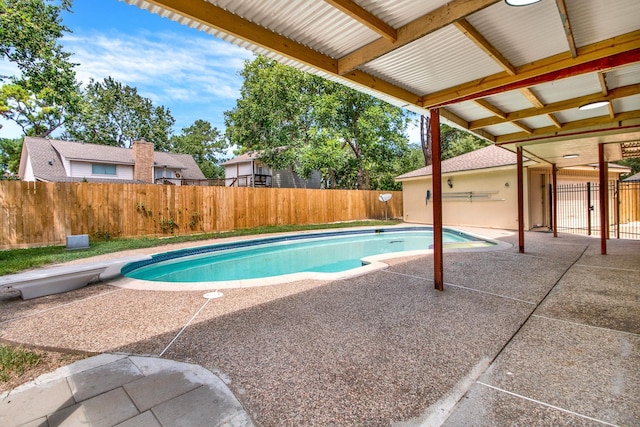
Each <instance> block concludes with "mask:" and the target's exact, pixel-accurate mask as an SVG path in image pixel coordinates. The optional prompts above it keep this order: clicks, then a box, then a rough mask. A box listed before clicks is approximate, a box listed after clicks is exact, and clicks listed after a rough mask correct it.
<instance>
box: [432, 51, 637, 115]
mask: <svg viewBox="0 0 640 427" xmlns="http://www.w3.org/2000/svg"><path fill="white" fill-rule="evenodd" d="M639 61H640V48H636V49H632V50H628V51H626V52H620V53H618V54H615V55H611V56H608V57H605V58H599V59H594V60H593V61H589V62H584V63H581V64H576V65H573V66H569V67H566V68H563V69H560V70H554V71H549V72H548V73H542V74H538V75H535V76H532V77H524V76H523V78H522V79H521V80H516V81H512V82H510V83H507V84H503V85H497V86H496V87H491V88H488V89H485V90H481V91H479V92H476V93H472V94H469V95H462V96H459V97H457V98H451V99H448V100H447V101H446V102H440V103H437V104H434V105H431V108H435V107H445V106H447V105H451V104H458V103H460V102H463V101H470V100H474V99H480V98H486V97H487V96H491V95H495V94H498V93H502V92H508V91H511V90H517V89H522V88H525V87H531V86H535V85H538V84H542V83H548V82H552V81H556V80H561V79H566V78H568V77H574V76H579V75H581V74H585V73H591V72H594V71H605V70H610V69H612V68H617V67H620V66H622V65H627V64H632V63H635V62H639ZM516 76H517V75H516ZM428 98H429V96H428V95H427V96H426V97H425V99H424V103H425V106H427V105H429V99H428Z"/></svg>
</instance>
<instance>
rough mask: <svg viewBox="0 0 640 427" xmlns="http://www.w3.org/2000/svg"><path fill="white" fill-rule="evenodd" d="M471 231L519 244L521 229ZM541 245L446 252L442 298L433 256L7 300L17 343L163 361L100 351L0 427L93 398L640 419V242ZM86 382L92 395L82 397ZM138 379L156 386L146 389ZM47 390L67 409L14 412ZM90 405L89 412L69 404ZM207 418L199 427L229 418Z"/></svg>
mask: <svg viewBox="0 0 640 427" xmlns="http://www.w3.org/2000/svg"><path fill="white" fill-rule="evenodd" d="M472 231H473V232H475V233H476V234H481V235H483V234H484V235H488V236H489V237H494V238H498V239H500V240H502V241H504V242H507V243H511V244H512V245H513V244H515V243H517V236H516V235H515V234H514V233H512V232H508V231H502V230H479V229H476V230H472ZM525 248H526V253H525V254H519V253H518V252H517V249H516V248H515V247H511V248H510V249H507V250H504V251H493V252H470V253H449V254H447V253H445V257H444V260H445V272H444V273H445V282H446V283H445V291H444V292H438V291H435V290H434V289H433V281H432V278H433V277H432V274H433V268H432V258H431V257H429V256H421V257H413V258H406V259H394V260H392V261H390V262H389V268H387V269H385V270H382V271H377V272H373V273H371V274H367V275H364V276H360V277H354V278H350V279H345V280H340V281H334V282H317V281H303V282H296V283H290V284H284V285H277V286H264V287H257V288H250V289H227V290H224V297H223V298H219V299H214V300H208V299H205V298H203V293H202V292H184V291H182V292H156V291H140V290H129V289H122V288H116V287H113V286H110V285H108V284H97V285H91V286H88V287H87V288H83V289H80V290H77V291H73V292H69V293H66V294H60V295H52V296H49V297H44V298H38V299H34V300H29V301H22V300H11V301H5V302H2V301H0V304H1V305H2V306H1V307H0V337H1V338H4V339H7V340H10V341H14V342H23V343H26V344H31V345H40V346H48V347H58V348H69V349H74V350H81V351H89V352H98V353H111V354H124V355H146V356H148V355H151V356H153V357H152V358H148V357H142V356H124V355H122V356H112V355H103V356H99V357H101V358H106V359H97V360H98V361H99V363H98V365H99V366H100V367H98V366H92V368H91V369H96V370H95V371H92V370H91V369H81V371H82V373H78V374H75V373H69V372H68V373H64V374H63V375H64V377H65V379H64V380H62V379H61V378H59V379H58V380H57V382H56V381H53V382H50V384H57V387H60V388H61V389H63V390H64V389H65V388H66V390H67V391H65V392H64V393H63V392H57V391H50V390H49V388H48V387H44V386H43V384H44V383H43V380H39V383H38V384H39V385H36V387H35V388H32V389H30V391H29V392H25V391H24V387H21V388H20V389H18V390H14V391H13V392H12V393H11V394H9V396H1V395H0V425H3V426H4V425H7V424H8V422H9V421H10V422H11V423H12V424H9V425H20V423H21V422H26V421H30V420H36V419H37V420H44V419H43V418H42V417H43V416H44V415H46V414H51V413H53V414H56V415H54V416H53V417H50V418H49V419H48V420H49V421H48V422H49V425H58V423H57V420H60V419H62V418H64V419H65V420H69V422H71V421H73V420H74V419H73V418H71V416H78V417H83V416H87V415H85V414H87V413H92V412H91V411H92V409H91V408H92V407H95V406H92V404H93V401H92V397H93V399H98V401H100V400H101V399H103V400H102V402H103V403H105V405H104V406H103V408H105V411H103V412H102V413H99V412H98V413H97V414H98V416H99V417H105V418H104V419H105V423H104V424H99V423H97V422H96V423H94V424H92V425H110V426H111V425H118V423H119V422H122V421H125V420H129V419H131V418H132V417H144V418H137V419H136V420H135V423H136V425H145V424H142V420H144V419H147V420H149V421H150V422H152V424H150V425H158V424H157V423H160V425H180V424H179V423H180V422H181V421H180V420H182V419H183V418H184V417H187V416H190V417H195V418H196V419H197V420H203V419H211V418H204V417H213V420H220V419H221V418H219V417H224V420H226V421H228V422H229V423H231V422H232V421H233V423H235V424H229V425H250V423H251V422H253V423H255V424H256V425H260V426H265V427H266V426H281V425H296V426H297V425H309V426H310V425H316V426H335V425H340V426H347V425H350V426H367V427H369V426H390V425H394V426H438V425H444V426H447V427H457V426H492V425H495V426H503V425H527V426H548V425H554V426H570V425H571V426H602V425H614V426H637V425H640V241H624V240H610V241H609V254H608V255H606V256H602V255H600V241H599V240H598V239H594V238H588V237H581V236H572V235H564V234H563V235H560V236H559V237H558V238H553V236H552V235H551V234H549V233H527V234H526V246H525ZM93 360H95V359H94V358H92V359H88V360H86V361H82V362H79V363H80V364H82V363H89V364H91V363H95V362H92V361H93ZM101 360H102V361H101ZM173 360H175V361H180V362H187V363H188V364H187V365H182V364H177V365H174V363H175V362H172V361H173ZM72 366H76V365H72ZM179 366H182V367H183V368H178V367H179ZM185 366H186V368H184V367H185ZM70 369H71V368H70ZM74 369H75V368H74ZM105 371H106V372H107V373H108V375H103V373H104V372H105ZM123 372H124V373H125V374H123ZM192 372H196V373H197V375H195V377H196V378H194V376H192V375H191V373H192ZM214 374H215V375H214ZM75 375H81V377H82V376H84V377H85V379H84V380H76V379H75V378H74V377H75ZM130 375H131V376H130ZM123 377H124V378H125V379H123ZM216 377H217V378H216ZM118 378H119V379H118ZM205 378H211V381H212V384H217V386H212V385H200V384H205V383H206V384H209V383H208V382H207V381H209V380H206V381H205ZM220 378H222V379H224V381H222V380H220ZM129 380H131V381H129ZM82 381H84V384H85V386H86V387H88V390H94V391H93V392H91V391H89V392H85V393H84V396H83V394H82V393H81V394H80V397H77V396H76V397H74V394H73V393H75V391H74V387H79V386H77V385H73V384H76V383H78V384H81V383H82ZM47 384H49V383H47ZM157 384H163V386H161V387H158V386H156V385H157ZM137 385H140V386H142V385H149V386H150V387H151V388H149V389H146V390H147V391H150V393H149V395H147V397H146V398H143V397H141V396H144V395H145V393H146V392H143V391H141V390H144V387H140V388H137V387H136V386H137ZM192 387H193V388H192ZM225 387H228V388H229V390H226V388H225ZM165 390H167V393H165ZM169 390H171V392H169ZM205 391H206V393H205ZM105 392H106V393H105ZM22 393H27V394H24V395H22ZM32 393H35V395H36V396H38V393H40V396H48V398H47V399H42V402H46V401H47V400H48V399H49V398H50V399H52V400H51V401H52V402H53V403H51V404H50V405H49V407H48V408H45V407H44V405H43V404H41V401H40V399H41V398H40V397H37V400H36V402H38V404H33V403H31V404H28V408H29V410H22V409H13V408H19V406H18V403H19V402H20V401H22V402H23V403H22V404H24V402H25V399H22V400H18V397H19V396H21V395H22V396H29V394H31V396H32V398H33V394H32ZM65 393H66V394H65ZM200 393H203V394H209V393H215V395H208V396H206V397H202V396H201V394H200ZM156 394H158V395H159V396H157V395H156ZM221 395H222V396H224V400H222V397H220V396H221ZM95 396H97V397H95ZM234 396H235V397H234ZM56 399H58V400H56ZM108 399H114V400H108ZM117 399H121V401H122V402H123V403H122V404H117V403H115V402H116V401H117ZM145 399H146V403H145ZM223 401H224V402H229V403H228V404H227V403H220V402H223ZM78 402H84V404H83V405H82V407H83V408H84V409H83V410H82V411H75V412H74V409H69V408H76V409H77V408H80V406H79V405H78ZM162 402H164V403H162ZM238 402H241V405H240V403H238ZM154 405H155V406H154ZM171 405H175V406H173V409H169V410H164V411H163V410H161V409H162V408H170V407H171ZM219 405H221V407H222V408H223V409H224V410H221V411H220V413H224V414H227V415H220V413H219V412H218V410H217V408H218V407H219ZM40 406H43V408H42V409H40ZM35 408H38V411H39V412H38V413H37V414H34V415H28V416H27V417H26V418H20V419H17V420H16V418H15V417H18V416H20V417H23V416H26V414H28V413H29V412H30V411H34V410H35ZM115 408H118V409H117V410H115ZM124 408H129V409H127V411H129V412H127V413H126V414H125V413H122V414H120V413H121V412H124V411H125V409H124ZM149 408H151V409H149ZM242 408H244V410H245V411H247V412H246V413H245V412H243V410H242ZM247 413H248V414H250V417H249V416H248V415H247ZM58 414H60V415H58ZM71 414H72V415H71ZM117 414H120V415H117ZM116 415H117V419H110V418H109V417H116ZM58 416H60V417H61V418H56V417H58ZM170 416H173V418H163V417H170ZM38 417H40V418H38ZM200 417H202V418H200ZM184 419H185V420H186V419H187V418H184ZM197 420H196V421H185V425H221V424H215V422H216V421H212V422H209V421H207V422H201V421H197ZM138 421H140V422H139V423H138ZM153 423H156V424H153ZM31 425H47V424H44V423H42V424H41V423H40V422H39V421H35V424H31Z"/></svg>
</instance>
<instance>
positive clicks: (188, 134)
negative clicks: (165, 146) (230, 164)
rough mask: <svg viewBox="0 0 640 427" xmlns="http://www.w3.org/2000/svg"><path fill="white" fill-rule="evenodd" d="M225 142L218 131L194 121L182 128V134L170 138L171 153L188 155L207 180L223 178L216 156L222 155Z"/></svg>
mask: <svg viewBox="0 0 640 427" xmlns="http://www.w3.org/2000/svg"><path fill="white" fill-rule="evenodd" d="M227 148H228V145H227V141H226V139H225V138H224V137H223V135H222V134H221V133H220V131H219V130H218V129H217V128H215V127H212V126H211V123H209V122H207V121H205V120H196V121H195V122H194V123H193V124H192V125H191V126H189V127H186V128H183V129H182V134H181V135H177V136H173V137H172V138H171V147H170V149H171V151H172V152H175V153H181V154H190V155H191V156H193V158H194V160H195V161H196V163H197V164H198V166H199V167H200V170H201V171H202V173H203V174H204V176H206V177H207V178H224V169H223V168H222V166H220V165H219V164H218V161H217V159H216V154H217V155H222V154H224V152H225V150H226V149H227Z"/></svg>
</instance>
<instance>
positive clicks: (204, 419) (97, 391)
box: [0, 354, 253, 427]
mask: <svg viewBox="0 0 640 427" xmlns="http://www.w3.org/2000/svg"><path fill="white" fill-rule="evenodd" d="M0 402H1V403H0V425H2V426H4V427H14V426H16V427H17V426H80V425H87V426H93V427H98V426H105V427H107V426H108V427H110V426H120V427H125V426H131V427H153V426H227V427H232V426H238V427H240V426H252V425H253V424H252V422H251V420H250V418H249V416H248V415H247V414H246V413H245V412H244V410H243V409H242V406H241V405H240V403H239V402H238V400H237V399H236V398H235V397H234V395H233V394H232V393H231V392H230V391H229V389H228V388H227V386H226V385H225V384H224V383H223V382H222V381H221V380H220V379H219V378H218V377H217V376H215V375H213V374H212V373H211V372H210V371H207V370H206V369H204V368H202V367H199V366H196V365H192V364H186V363H178V362H173V361H170V360H163V359H158V358H150V357H134V356H129V357H127V356H124V355H114V354H103V355H99V356H95V357H91V358H89V359H85V360H81V361H79V362H76V363H74V364H72V365H69V366H66V367H63V368H60V369H58V370H56V371H54V372H52V373H50V374H47V375H43V376H41V377H40V378H38V379H37V380H35V381H34V382H32V383H29V384H25V385H23V386H21V387H19V388H17V389H15V390H13V391H11V392H10V393H5V394H4V395H0Z"/></svg>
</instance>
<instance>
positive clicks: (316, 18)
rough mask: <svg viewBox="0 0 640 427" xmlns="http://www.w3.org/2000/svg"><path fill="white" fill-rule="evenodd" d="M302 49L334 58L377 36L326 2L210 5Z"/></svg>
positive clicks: (301, 0)
mask: <svg viewBox="0 0 640 427" xmlns="http://www.w3.org/2000/svg"><path fill="white" fill-rule="evenodd" d="M210 3H212V4H215V5H216V6H219V7H221V8H224V9H226V10H228V11H229V12H231V13H234V14H236V15H238V16H240V17H242V18H245V19H247V20H249V21H251V22H254V23H256V24H258V25H260V26H262V27H265V28H268V29H270V30H271V31H273V32H275V33H277V34H281V35H283V36H285V37H288V38H291V39H292V40H296V41H297V42H298V43H301V44H303V45H305V46H308V47H310V48H312V49H314V50H317V51H319V52H322V53H324V54H326V55H329V56H331V57H334V58H338V57H341V56H343V55H346V54H347V53H349V52H350V51H352V50H353V49H354V48H356V47H358V46H362V45H364V44H367V43H370V42H372V41H374V40H376V39H377V38H379V37H380V36H379V35H378V34H377V33H375V32H374V31H372V30H370V29H369V28H367V27H366V26H364V25H359V24H357V25H354V24H355V21H354V20H353V19H352V18H351V17H349V16H348V15H346V14H345V13H343V12H341V11H340V10H338V9H336V8H334V7H332V6H331V5H329V4H328V3H326V2H318V1H316V0H296V1H293V2H292V1H290V0H261V1H259V2H238V1H234V0H219V1H210Z"/></svg>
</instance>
